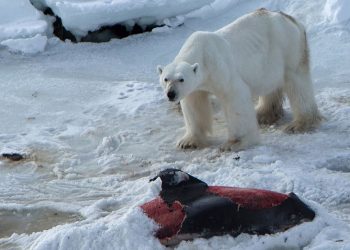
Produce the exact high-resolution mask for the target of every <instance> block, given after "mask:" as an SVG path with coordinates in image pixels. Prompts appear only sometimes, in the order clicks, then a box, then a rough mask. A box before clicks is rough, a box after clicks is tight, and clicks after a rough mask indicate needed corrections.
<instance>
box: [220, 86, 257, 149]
mask: <svg viewBox="0 0 350 250" xmlns="http://www.w3.org/2000/svg"><path fill="white" fill-rule="evenodd" d="M234 84H235V88H234V89H233V90H232V91H227V93H226V94H225V95H224V96H223V98H221V99H222V105H223V107H224V112H225V118H226V121H227V129H228V140H227V142H226V143H224V144H223V145H221V147H220V150H221V151H238V150H242V149H245V148H247V147H249V146H251V145H254V144H257V143H258V142H259V128H258V123H257V119H256V114H255V110H254V104H253V100H252V98H251V94H250V90H249V88H248V86H247V85H245V83H244V82H243V81H241V80H239V79H237V80H236V81H235V82H234Z"/></svg>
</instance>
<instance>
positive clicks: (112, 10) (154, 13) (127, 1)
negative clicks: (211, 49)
mask: <svg viewBox="0 0 350 250" xmlns="http://www.w3.org/2000/svg"><path fill="white" fill-rule="evenodd" d="M212 1H213V0H176V1H175V0H153V1H147V0H142V1H132V0H124V1H120V0H109V1H99V0H92V1H85V0H75V1H69V0H60V1H57V0H35V2H37V3H40V5H41V6H47V7H49V8H51V10H52V11H53V12H54V13H55V15H57V16H59V17H60V18H61V19H62V24H63V26H64V27H65V28H66V29H67V30H69V31H70V32H72V33H73V34H74V35H75V36H77V37H82V36H85V35H86V34H87V33H88V31H95V30H98V29H99V28H100V27H102V26H108V25H114V24H117V23H124V24H125V25H126V26H128V27H129V28H132V27H133V26H134V24H135V23H137V24H139V25H140V26H141V27H142V26H145V25H150V24H154V23H156V22H160V23H162V22H163V20H164V19H165V18H168V17H174V16H177V15H181V14H185V13H188V12H190V11H192V10H195V9H198V8H200V7H202V6H204V5H206V4H209V3H211V2H212Z"/></svg>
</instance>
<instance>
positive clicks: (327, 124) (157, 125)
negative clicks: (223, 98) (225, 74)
mask: <svg viewBox="0 0 350 250" xmlns="http://www.w3.org/2000/svg"><path fill="white" fill-rule="evenodd" d="M32 2H33V3H34V5H35V6H36V8H35V7H33V5H31V4H30V2H29V1H27V0H16V1H7V0H0V14H1V15H0V75H1V78H0V86H1V94H0V95H1V107H0V117H1V118H0V119H1V122H0V153H1V154H3V153H11V152H17V153H20V154H22V155H24V156H26V157H25V160H24V161H19V162H11V161H8V160H6V159H3V158H1V159H0V190H1V191H0V217H1V216H2V217H1V218H0V235H1V238H0V248H1V249H14V248H19V249H165V247H164V246H162V245H161V244H160V243H159V242H158V240H157V239H156V238H155V237H154V236H153V233H154V231H155V229H156V228H157V225H155V224H154V223H153V222H152V221H151V220H150V219H148V218H147V217H146V216H145V215H144V214H142V212H141V210H140V209H139V208H138V206H139V205H141V204H143V203H144V202H146V201H149V200H151V199H153V198H154V197H156V196H157V195H158V192H159V191H160V182H159V181H156V182H154V183H149V182H148V181H149V178H150V177H153V176H154V175H155V174H156V173H157V172H158V171H159V170H161V169H165V168H168V167H173V168H181V169H183V170H184V171H186V172H188V173H190V174H192V175H195V176H198V177H200V178H201V179H203V180H204V181H206V182H207V183H208V184H210V185H227V186H238V187H254V188H263V189H269V190H273V191H278V192H283V193H288V192H294V193H296V194H297V195H298V196H300V197H302V198H303V199H304V201H305V202H306V203H307V204H309V205H310V206H311V207H312V208H313V209H315V211H316V213H317V216H316V218H315V220H314V221H312V222H308V223H304V224H301V225H298V226H296V227H294V228H292V229H289V230H287V231H286V232H283V233H278V234H275V235H266V236H252V235H246V234H242V235H239V236H238V237H235V238H234V237H231V236H228V235H227V236H220V237H212V238H210V239H201V238H199V239H196V240H194V241H184V242H182V243H180V244H179V245H178V246H177V247H176V249H271V248H302V247H305V249H347V248H350V240H349V235H350V228H349V225H350V181H349V177H350V176H349V173H350V168H349V162H350V153H349V149H350V138H349V131H350V119H349V117H350V88H349V86H350V85H349V84H350V70H349V68H350V61H349V58H350V27H349V22H350V14H349V13H350V9H349V8H350V7H349V3H348V1H347V0H336V1H335V0H334V1H330V0H322V1H306V2H305V1H293V0H288V1H276V0H275V1H273V0H271V1H263V2H261V1H255V0H250V1H239V0H237V1H223V0H217V1H184V0H182V1H116V0H111V1H78V0H76V1H68V0H62V1H50V0H45V1H44V0H42V1H41V0H36V1H32ZM45 7H50V8H51V9H52V10H53V11H54V12H55V13H56V14H57V15H59V16H60V17H61V18H62V23H63V24H64V25H66V26H67V27H66V28H67V29H70V30H71V31H72V32H74V33H76V34H77V35H83V34H86V32H88V31H90V30H94V29H97V28H99V27H101V26H103V25H110V24H114V23H116V22H126V23H129V24H130V25H132V24H133V22H140V24H147V22H150V21H152V22H155V21H156V22H158V21H159V22H161V23H164V24H166V25H167V26H164V27H158V28H155V29H154V30H153V31H152V32H150V33H145V34H140V35H137V36H130V37H128V38H126V39H122V40H117V39H114V40H112V41H110V42H108V43H103V44H92V43H77V44H73V43H71V42H69V41H66V42H63V41H59V40H58V39H57V38H55V37H54V36H53V28H52V23H53V17H48V16H45V15H44V14H43V13H42V12H41V11H40V10H38V9H41V10H42V9H44V8H45ZM260 7H267V8H269V9H272V10H282V11H285V12H286V13H288V14H291V15H293V16H295V17H296V18H298V19H300V21H301V22H302V23H304V24H305V26H306V28H307V32H308V35H309V44H310V50H311V58H312V73H313V80H314V85H315V92H316V100H317V102H318V105H319V107H320V110H321V112H322V114H323V115H324V116H325V118H326V120H325V121H324V123H323V124H322V126H321V127H320V128H319V129H318V130H317V131H315V132H314V133H311V134H300V135H286V134H284V133H283V132H282V131H281V129H280V126H282V125H283V124H285V123H286V122H287V121H288V120H290V119H291V115H290V114H291V112H290V110H289V106H288V104H286V105H285V109H286V110H287V115H286V117H285V118H284V119H283V120H282V121H281V124H278V125H276V126H273V127H268V128H262V129H261V132H262V144H261V145H259V146H256V147H254V148H251V149H248V150H245V151H241V152H236V153H219V152H218V151H217V149H216V147H215V146H214V147H212V148H207V149H203V150H197V151H187V152H184V151H179V150H177V149H176V148H175V141H176V139H177V138H178V137H179V136H180V135H181V134H182V133H183V131H182V128H181V127H182V126H183V121H182V116H181V114H180V113H179V112H178V107H177V106H173V105H171V104H169V103H168V102H167V101H166V100H165V98H163V95H164V94H163V93H162V90H161V88H160V87H159V85H158V83H157V74H156V72H155V68H156V65H157V64H165V63H167V62H169V61H171V60H172V59H173V57H174V56H175V55H176V53H177V51H178V49H179V48H180V46H181V45H182V43H183V42H184V40H185V39H186V38H187V37H188V36H189V35H190V34H191V33H192V32H193V31H195V30H209V31H212V30H216V29H218V28H220V27H222V26H224V25H226V24H227V23H229V22H232V21H233V20H234V19H236V18H238V17H239V16H241V15H243V14H245V13H247V12H249V11H253V10H255V9H257V8H260ZM37 8H38V9H37ZM79 12H84V15H78V16H75V14H76V13H79ZM118 13H123V15H119V14H118ZM150 16H151V17H152V18H151V19H148V17H150ZM146 17H147V18H146ZM179 24H181V25H179ZM215 116H216V121H217V124H216V135H218V139H217V140H218V141H220V140H221V139H222V138H223V137H224V136H222V134H224V131H225V130H224V121H223V120H222V115H221V114H220V112H217V113H216V114H215ZM4 218H7V219H6V220H5V219H4ZM3 225H6V228H7V230H1V228H2V226H3Z"/></svg>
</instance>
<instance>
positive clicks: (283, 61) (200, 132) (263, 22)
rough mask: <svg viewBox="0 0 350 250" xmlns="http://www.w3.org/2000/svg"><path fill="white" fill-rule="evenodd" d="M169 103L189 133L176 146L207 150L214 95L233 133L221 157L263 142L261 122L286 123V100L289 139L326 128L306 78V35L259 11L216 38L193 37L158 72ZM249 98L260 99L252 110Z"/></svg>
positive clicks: (290, 21) (283, 17)
mask: <svg viewBox="0 0 350 250" xmlns="http://www.w3.org/2000/svg"><path fill="white" fill-rule="evenodd" d="M157 69H158V73H159V80H160V84H161V85H162V87H163V89H164V91H165V94H166V96H167V98H168V99H169V101H171V102H178V101H180V104H181V108H182V111H183V115H184V120H185V126H186V133H185V135H184V136H183V138H182V139H180V141H178V143H177V146H178V147H179V148H197V147H204V146H207V145H208V140H207V135H208V134H209V133H211V130H212V114H211V107H210V101H209V99H208V97H209V95H210V94H213V95H215V96H216V97H217V98H218V100H219V101H220V102H221V104H222V107H223V111H224V114H225V119H226V122H227V128H228V140H227V142H226V143H224V144H223V145H222V146H221V149H222V150H225V151H226V150H228V151H230V150H232V151H237V150H241V149H245V148H247V147H249V146H251V145H254V144H257V143H258V142H259V129H258V121H259V123H263V124H272V123H274V122H276V121H277V120H278V119H279V118H280V117H281V116H282V115H283V108H282V104H283V93H286V94H287V96H288V99H289V101H290V104H291V108H292V112H293V116H294V117H293V118H294V119H293V121H292V122H291V123H290V124H289V125H288V126H286V127H285V131H286V132H292V133H293V132H305V131H309V130H311V129H313V128H315V127H316V126H317V125H318V124H319V122H320V121H321V115H320V113H319V111H318V108H317V105H316V102H315V98H314V93H313V86H312V82H311V77H310V70H309V53H308V45H307V38H306V33H305V29H304V27H303V26H302V25H301V24H300V23H299V22H298V21H296V20H295V19H294V18H293V17H291V16H289V15H287V14H285V13H282V12H272V11H268V10H266V9H259V10H257V11H255V12H253V13H250V14H247V15H244V16H242V17H240V18H239V19H237V20H236V21H234V22H233V23H231V24H229V25H227V26H225V27H223V28H221V29H219V30H217V31H215V32H195V33H193V34H192V35H191V36H190V37H189V38H188V39H187V40H186V42H185V43H184V45H183V46H182V48H181V49H180V51H179V53H178V55H177V56H176V57H175V59H174V60H173V62H171V63H170V64H168V65H167V66H165V67H162V66H158V67H157ZM252 96H259V100H258V104H257V107H256V108H255V109H254V103H253V100H252Z"/></svg>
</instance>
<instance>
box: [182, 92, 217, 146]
mask: <svg viewBox="0 0 350 250" xmlns="http://www.w3.org/2000/svg"><path fill="white" fill-rule="evenodd" d="M181 108H182V113H183V115H184V120H185V126H186V133H185V135H184V136H183V137H182V138H181V139H180V140H179V141H178V143H177V147H178V148H182V149H187V148H201V147H204V146H206V145H207V140H206V138H207V134H208V133H211V130H212V111H211V106H210V101H209V94H208V92H205V91H196V92H193V93H192V94H190V95H188V96H186V97H185V98H184V99H182V100H181Z"/></svg>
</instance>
